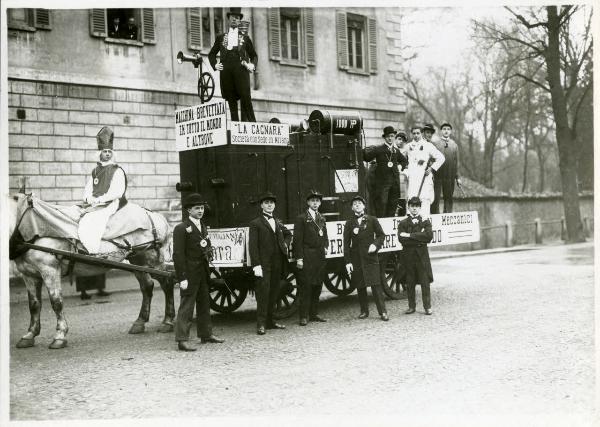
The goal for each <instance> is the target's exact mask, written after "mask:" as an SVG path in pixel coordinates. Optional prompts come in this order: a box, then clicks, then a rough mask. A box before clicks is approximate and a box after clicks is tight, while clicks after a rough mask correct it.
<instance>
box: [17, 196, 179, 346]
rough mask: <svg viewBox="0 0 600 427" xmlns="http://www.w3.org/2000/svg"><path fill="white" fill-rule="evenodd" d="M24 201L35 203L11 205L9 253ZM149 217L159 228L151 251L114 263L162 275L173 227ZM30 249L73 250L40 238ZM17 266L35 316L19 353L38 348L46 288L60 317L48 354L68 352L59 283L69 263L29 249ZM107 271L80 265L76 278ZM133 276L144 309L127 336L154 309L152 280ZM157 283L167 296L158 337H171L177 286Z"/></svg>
mask: <svg viewBox="0 0 600 427" xmlns="http://www.w3.org/2000/svg"><path fill="white" fill-rule="evenodd" d="M24 198H27V202H29V203H31V199H30V197H29V196H28V195H25V194H17V195H13V196H11V197H10V200H9V211H10V214H9V216H10V224H9V233H10V236H11V252H12V251H13V249H15V247H18V238H17V236H18V233H16V231H17V230H16V227H17V222H18V221H19V220H20V218H18V206H19V204H20V203H24V202H25V200H24ZM149 214H150V215H152V220H153V222H154V226H155V231H156V234H155V236H156V239H155V243H154V244H153V245H148V247H144V248H141V249H140V250H138V251H135V250H134V251H133V252H132V253H129V252H125V251H122V253H123V255H122V257H121V258H120V259H116V261H122V260H124V259H127V260H128V261H129V262H130V263H131V264H134V265H139V266H146V267H152V268H156V269H161V270H164V268H165V267H164V262H165V259H168V251H169V245H170V239H171V233H170V232H169V226H168V223H167V220H166V219H165V217H164V216H162V215H160V214H158V213H156V212H149ZM144 232H145V233H148V231H147V230H138V231H134V232H133V233H130V234H127V235H126V236H131V237H135V236H134V235H133V234H134V233H144ZM30 243H34V244H36V245H39V246H44V247H47V248H52V249H60V250H64V251H69V250H72V249H71V248H72V244H71V243H70V242H69V241H68V240H66V239H59V238H54V237H40V238H37V239H36V240H35V241H33V242H30ZM105 243H108V242H103V244H105ZM15 244H16V245H15ZM114 249H115V252H118V249H119V248H117V246H114ZM14 261H15V263H16V267H17V269H18V271H19V272H20V273H21V274H22V275H23V280H24V281H25V286H26V287H27V296H28V298H29V313H30V315H31V320H30V323H29V329H28V331H27V333H26V334H25V335H23V337H22V338H21V339H20V340H19V342H18V343H17V347H18V348H25V347H32V346H33V345H34V340H35V337H36V336H38V335H39V334H40V329H41V324H40V312H41V306H42V284H44V285H45V286H46V289H47V290H48V295H49V297H50V303H51V304H52V309H53V310H54V313H55V314H56V320H57V324H56V333H55V334H54V339H53V341H52V343H51V344H50V348H51V349H58V348H63V347H66V345H67V338H66V337H67V332H68V330H69V327H68V325H67V320H66V318H65V315H64V312H63V298H62V288H61V278H62V276H63V275H65V274H66V273H67V272H68V269H69V260H68V259H64V258H62V257H58V256H56V255H55V254H52V253H48V252H43V251H39V250H35V249H29V250H27V251H26V252H24V253H20V254H19V255H18V256H16V258H14ZM107 270H108V268H105V267H99V266H92V265H89V264H80V263H76V264H75V266H74V267H73V274H74V275H76V276H91V275H97V274H102V273H104V272H106V271H107ZM134 274H135V277H136V278H137V280H138V282H139V283H140V289H141V291H142V307H141V309H140V313H139V316H138V318H137V319H136V320H135V321H134V322H133V325H132V326H131V328H130V330H129V333H130V334H139V333H142V332H144V329H145V323H146V322H147V321H148V320H149V317H150V305H151V302H152V292H153V289H154V282H153V280H152V277H151V275H150V274H148V273H144V272H135V273H134ZM155 278H156V279H157V280H158V281H159V283H160V286H161V288H162V290H163V291H164V293H165V316H164V319H163V321H162V324H161V326H160V328H159V332H171V331H173V322H174V319H175V306H174V299H173V285H174V282H173V281H172V280H170V279H168V278H167V277H164V276H156V277H155Z"/></svg>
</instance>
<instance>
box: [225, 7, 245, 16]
mask: <svg viewBox="0 0 600 427" xmlns="http://www.w3.org/2000/svg"><path fill="white" fill-rule="evenodd" d="M230 15H237V16H239V17H240V19H242V18H243V17H244V14H243V13H242V8H241V7H230V8H229V12H227V17H228V18H229V16H230Z"/></svg>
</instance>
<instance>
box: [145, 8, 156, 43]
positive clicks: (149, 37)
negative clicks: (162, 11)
mask: <svg viewBox="0 0 600 427" xmlns="http://www.w3.org/2000/svg"><path fill="white" fill-rule="evenodd" d="M142 41H143V42H144V43H151V44H154V43H156V36H155V34H154V9H142Z"/></svg>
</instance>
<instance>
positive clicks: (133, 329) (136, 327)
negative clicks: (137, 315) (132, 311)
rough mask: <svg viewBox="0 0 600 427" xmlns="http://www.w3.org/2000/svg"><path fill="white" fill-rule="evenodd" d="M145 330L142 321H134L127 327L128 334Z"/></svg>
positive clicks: (140, 332)
mask: <svg viewBox="0 0 600 427" xmlns="http://www.w3.org/2000/svg"><path fill="white" fill-rule="evenodd" d="M145 330H146V326H145V325H144V324H143V323H138V322H135V323H134V324H133V325H131V328H130V329H129V333H130V334H142V333H144V331H145Z"/></svg>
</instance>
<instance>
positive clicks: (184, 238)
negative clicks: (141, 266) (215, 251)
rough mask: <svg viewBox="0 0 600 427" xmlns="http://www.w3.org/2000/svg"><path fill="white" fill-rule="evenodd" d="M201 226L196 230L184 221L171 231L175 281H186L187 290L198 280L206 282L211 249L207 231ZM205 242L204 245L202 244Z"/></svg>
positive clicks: (187, 221)
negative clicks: (200, 228)
mask: <svg viewBox="0 0 600 427" xmlns="http://www.w3.org/2000/svg"><path fill="white" fill-rule="evenodd" d="M201 224H202V230H198V228H196V226H195V225H194V223H192V221H190V220H189V219H186V220H185V221H183V222H182V223H180V224H177V225H176V226H175V228H174V229H173V263H174V265H175V276H176V277H177V281H178V282H181V281H182V280H188V282H189V283H188V290H191V288H192V287H193V286H196V284H197V283H198V282H199V281H200V280H208V277H209V272H210V269H209V265H208V262H209V260H210V259H211V258H212V249H211V243H210V239H209V238H208V230H207V229H206V226H205V225H204V224H203V223H201ZM203 241H204V242H206V244H205V245H204V244H203V243H202V242H203Z"/></svg>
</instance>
